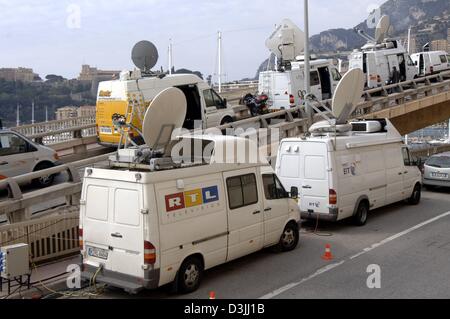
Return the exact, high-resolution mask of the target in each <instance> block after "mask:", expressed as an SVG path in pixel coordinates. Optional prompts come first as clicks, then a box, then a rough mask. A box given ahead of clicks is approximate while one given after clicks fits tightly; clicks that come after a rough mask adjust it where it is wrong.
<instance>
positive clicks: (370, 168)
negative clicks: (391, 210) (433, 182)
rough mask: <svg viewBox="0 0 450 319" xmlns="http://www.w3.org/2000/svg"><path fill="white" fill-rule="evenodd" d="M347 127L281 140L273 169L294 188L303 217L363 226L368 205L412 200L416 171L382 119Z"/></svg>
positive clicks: (417, 192) (417, 190)
mask: <svg viewBox="0 0 450 319" xmlns="http://www.w3.org/2000/svg"><path fill="white" fill-rule="evenodd" d="M350 124H351V130H350V131H348V132H343V133H341V134H339V132H338V133H337V134H336V135H335V134H328V133H315V134H312V136H311V137H308V138H291V139H285V140H283V141H282V142H281V144H280V147H279V153H278V160H277V164H276V173H277V175H278V176H279V177H280V180H281V182H282V183H283V185H285V186H286V187H297V188H298V189H299V194H300V196H299V198H300V210H301V211H302V218H304V219H320V220H327V221H333V222H335V221H339V220H343V219H347V218H351V217H352V218H353V219H354V222H355V224H357V225H360V226H362V225H364V224H365V223H366V221H367V215H368V213H369V211H370V210H373V209H376V208H380V207H383V206H386V205H389V204H392V203H395V202H399V201H403V200H407V201H408V202H409V203H410V204H414V205H416V204H418V203H419V201H420V197H421V178H422V177H421V173H420V170H419V169H418V167H417V164H415V163H414V161H413V160H412V158H411V156H410V153H409V149H408V147H407V146H406V145H404V144H403V142H402V138H401V136H400V134H399V133H398V131H397V130H396V129H395V127H394V126H393V125H392V124H391V123H390V122H389V121H388V120H369V121H360V122H352V123H350Z"/></svg>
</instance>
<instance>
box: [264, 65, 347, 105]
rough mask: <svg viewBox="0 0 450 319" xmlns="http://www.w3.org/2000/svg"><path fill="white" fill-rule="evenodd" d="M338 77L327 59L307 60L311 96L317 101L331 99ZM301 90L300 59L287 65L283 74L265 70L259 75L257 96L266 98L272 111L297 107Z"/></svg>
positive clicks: (299, 102) (339, 75)
mask: <svg viewBox="0 0 450 319" xmlns="http://www.w3.org/2000/svg"><path fill="white" fill-rule="evenodd" d="M341 78H342V77H341V74H340V73H339V71H338V69H337V68H336V67H335V66H334V65H333V63H332V61H331V60H325V59H319V60H314V59H312V60H311V71H310V81H311V94H313V95H314V96H315V97H316V98H317V99H318V100H319V101H322V100H328V99H331V98H332V97H333V94H334V91H335V90H336V87H337V85H338V83H339V81H340V80H341ZM304 91H305V62H304V61H303V58H301V60H299V61H295V62H291V63H290V68H289V69H286V70H284V71H265V72H261V73H260V74H259V86H258V94H266V95H267V96H268V97H269V106H270V109H271V110H273V111H277V110H284V109H289V108H290V107H291V106H295V105H301V104H302V103H303V101H304Z"/></svg>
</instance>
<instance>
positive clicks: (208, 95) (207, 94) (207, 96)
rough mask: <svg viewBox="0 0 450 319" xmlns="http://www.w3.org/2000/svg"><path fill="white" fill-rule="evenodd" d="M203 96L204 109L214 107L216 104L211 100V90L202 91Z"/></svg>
mask: <svg viewBox="0 0 450 319" xmlns="http://www.w3.org/2000/svg"><path fill="white" fill-rule="evenodd" d="M203 96H204V97H205V103H206V107H211V106H216V104H215V102H214V98H213V95H212V90H211V89H209V90H204V91H203Z"/></svg>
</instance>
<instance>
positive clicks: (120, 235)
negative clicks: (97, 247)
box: [111, 233, 123, 238]
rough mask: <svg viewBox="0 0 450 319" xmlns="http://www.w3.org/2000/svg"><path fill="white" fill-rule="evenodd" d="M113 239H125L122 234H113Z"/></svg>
mask: <svg viewBox="0 0 450 319" xmlns="http://www.w3.org/2000/svg"><path fill="white" fill-rule="evenodd" d="M111 237H115V238H123V236H122V234H120V233H114V234H111Z"/></svg>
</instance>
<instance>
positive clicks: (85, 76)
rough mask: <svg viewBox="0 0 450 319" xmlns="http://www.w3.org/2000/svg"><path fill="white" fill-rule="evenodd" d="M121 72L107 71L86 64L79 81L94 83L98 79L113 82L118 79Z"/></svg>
mask: <svg viewBox="0 0 450 319" xmlns="http://www.w3.org/2000/svg"><path fill="white" fill-rule="evenodd" d="M119 75H120V71H105V70H99V69H97V68H93V67H91V66H90V65H87V64H84V65H82V66H81V73H80V75H79V76H78V80H79V81H86V82H93V81H95V80H98V79H103V81H104V80H111V79H113V78H118V77H119Z"/></svg>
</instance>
